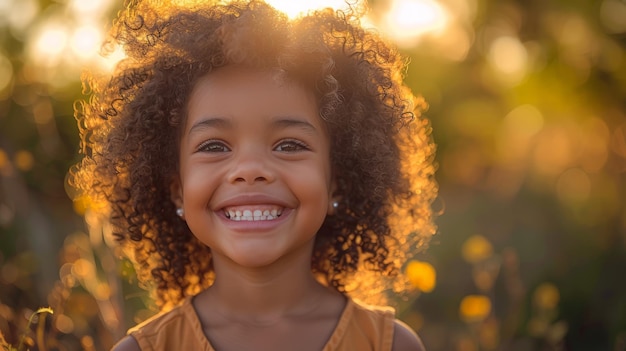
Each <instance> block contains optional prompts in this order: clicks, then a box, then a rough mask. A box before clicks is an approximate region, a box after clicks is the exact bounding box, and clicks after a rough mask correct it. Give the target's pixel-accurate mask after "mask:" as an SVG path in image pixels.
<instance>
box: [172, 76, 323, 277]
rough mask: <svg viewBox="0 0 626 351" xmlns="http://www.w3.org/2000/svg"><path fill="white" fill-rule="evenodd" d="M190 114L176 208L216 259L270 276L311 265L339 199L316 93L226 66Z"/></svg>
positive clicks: (201, 87) (207, 82) (209, 79)
mask: <svg viewBox="0 0 626 351" xmlns="http://www.w3.org/2000/svg"><path fill="white" fill-rule="evenodd" d="M187 107H188V116H187V120H186V123H185V126H184V129H183V134H182V138H181V145H180V174H179V181H178V182H176V183H175V184H174V187H173V189H174V201H175V202H176V204H177V205H178V206H179V207H183V209H184V219H185V220H186V221H187V224H188V226H189V228H190V229H191V231H192V232H193V233H194V235H195V236H196V237H197V238H198V239H199V240H200V241H202V242H203V243H205V244H206V245H208V246H209V247H210V248H211V251H212V254H213V256H214V260H216V262H217V260H220V259H223V260H227V261H230V262H232V263H235V264H237V265H241V266H246V267H263V266H266V265H269V264H271V263H273V262H276V261H278V260H279V259H281V258H285V257H287V256H290V255H293V254H303V255H304V254H306V255H308V256H310V254H311V250H312V246H313V239H314V237H315V234H316V232H317V230H318V229H319V228H320V226H321V225H322V222H323V221H324V218H325V216H326V215H327V214H328V213H330V212H331V211H332V206H331V193H332V191H333V189H332V188H333V185H332V184H333V183H332V180H331V167H330V156H329V153H330V140H329V136H328V133H327V131H326V128H325V126H324V124H323V122H322V121H321V119H320V118H319V116H318V109H317V106H316V102H315V98H314V96H313V94H312V93H310V92H309V91H307V90H305V89H303V88H301V87H299V86H297V85H295V84H290V83H285V82H282V81H279V80H277V79H275V78H274V76H273V75H272V74H270V73H267V72H260V71H256V70H250V69H245V68H241V67H226V68H222V69H219V70H217V71H214V72H212V73H210V74H209V75H207V76H205V77H203V78H202V79H201V80H200V81H199V82H198V84H197V85H196V86H195V88H194V90H193V92H192V95H191V97H190V101H189V103H188V106H187Z"/></svg>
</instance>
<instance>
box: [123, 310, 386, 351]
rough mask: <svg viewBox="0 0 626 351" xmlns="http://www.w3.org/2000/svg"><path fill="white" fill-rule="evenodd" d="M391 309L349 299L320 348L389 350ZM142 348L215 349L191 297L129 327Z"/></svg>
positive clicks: (151, 350)
mask: <svg viewBox="0 0 626 351" xmlns="http://www.w3.org/2000/svg"><path fill="white" fill-rule="evenodd" d="M394 320H395V317H394V310H393V309H392V308H390V307H371V306H365V305H361V304H359V303H357V302H355V301H353V300H352V299H348V302H347V304H346V306H345V308H344V310H343V312H342V314H341V317H340V318H339V322H338V323H337V326H336V327H335V330H334V331H333V333H332V335H331V337H330V339H329V340H328V342H326V345H325V346H324V348H323V349H322V351H354V350H359V351H391V346H392V343H393V329H394ZM128 334H130V335H132V336H133V337H134V338H135V339H136V340H137V343H138V344H139V347H140V348H141V350H142V351H162V350H163V351H165V350H203V351H215V349H214V348H213V346H211V342H210V341H209V340H208V339H207V337H206V336H205V335H204V332H203V331H202V325H201V324H200V320H199V319H198V315H197V314H196V311H195V310H194V308H193V305H192V303H191V298H187V299H185V301H184V302H183V304H182V305H180V306H178V307H176V308H174V309H173V310H171V311H169V312H166V313H162V314H158V315H156V316H154V317H152V318H150V319H148V320H147V321H145V322H143V323H141V324H139V325H137V326H136V327H134V328H132V329H130V330H129V331H128Z"/></svg>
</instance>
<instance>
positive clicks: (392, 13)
mask: <svg viewBox="0 0 626 351" xmlns="http://www.w3.org/2000/svg"><path fill="white" fill-rule="evenodd" d="M447 24H448V13H447V12H446V10H445V9H444V8H443V6H441V4H440V3H439V2H437V1H434V0H395V1H393V2H392V4H391V7H390V9H389V12H388V13H387V14H386V16H385V18H384V21H383V26H384V28H385V30H386V31H387V32H388V33H389V34H390V35H391V37H392V38H394V39H395V40H397V41H398V42H401V43H409V42H411V43H412V42H415V41H416V40H418V39H419V38H420V37H421V36H423V35H425V34H427V33H435V34H436V33H440V32H441V31H442V30H443V29H445V28H446V26H447Z"/></svg>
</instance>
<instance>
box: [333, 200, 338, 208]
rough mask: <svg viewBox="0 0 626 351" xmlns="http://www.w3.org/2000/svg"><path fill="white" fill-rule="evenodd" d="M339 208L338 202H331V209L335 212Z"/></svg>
mask: <svg viewBox="0 0 626 351" xmlns="http://www.w3.org/2000/svg"><path fill="white" fill-rule="evenodd" d="M338 207H339V202H337V201H333V208H334V209H335V210H336V209H337V208H338Z"/></svg>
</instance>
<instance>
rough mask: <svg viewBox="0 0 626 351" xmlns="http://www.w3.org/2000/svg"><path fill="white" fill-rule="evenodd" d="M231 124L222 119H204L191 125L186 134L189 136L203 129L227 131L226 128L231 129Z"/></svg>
mask: <svg viewBox="0 0 626 351" xmlns="http://www.w3.org/2000/svg"><path fill="white" fill-rule="evenodd" d="M232 126H233V124H232V123H231V121H229V120H228V119H226V118H223V117H207V118H205V119H202V120H200V121H198V122H196V123H194V124H193V126H191V128H189V132H187V134H189V135H191V134H192V133H194V132H196V131H199V130H203V129H208V128H219V129H227V128H232Z"/></svg>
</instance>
